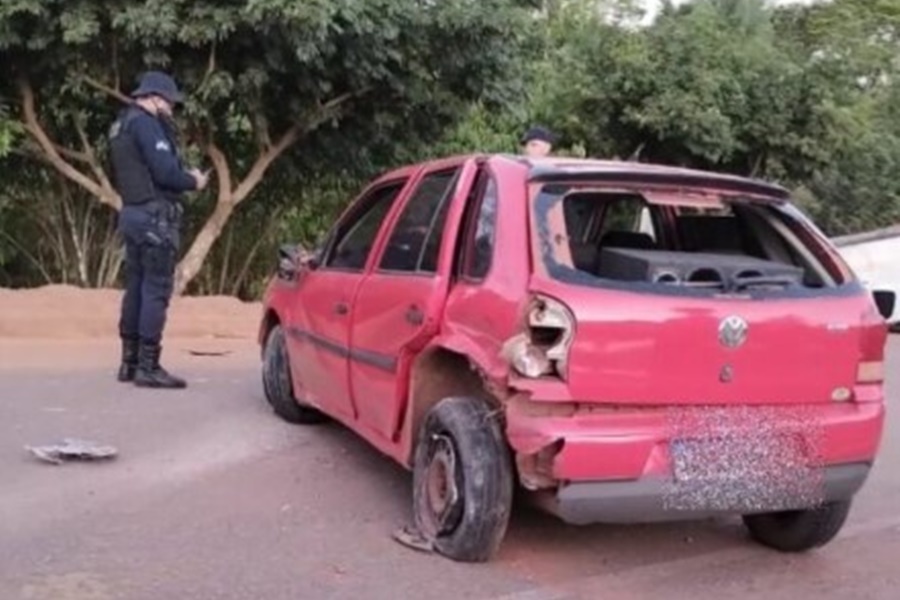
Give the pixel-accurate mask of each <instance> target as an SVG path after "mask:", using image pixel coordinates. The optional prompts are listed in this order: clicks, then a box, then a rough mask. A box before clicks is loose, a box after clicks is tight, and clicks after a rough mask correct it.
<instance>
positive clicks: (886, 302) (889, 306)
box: [872, 290, 897, 320]
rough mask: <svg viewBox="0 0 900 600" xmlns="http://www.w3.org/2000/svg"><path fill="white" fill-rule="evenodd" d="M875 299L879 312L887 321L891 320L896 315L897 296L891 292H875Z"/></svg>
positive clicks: (873, 294)
mask: <svg viewBox="0 0 900 600" xmlns="http://www.w3.org/2000/svg"><path fill="white" fill-rule="evenodd" d="M872 296H873V297H874V298H875V305H876V306H877V307H878V312H879V313H881V316H882V317H884V319H885V320H888V319H890V318H891V317H892V316H893V314H894V308H895V305H896V304H897V294H896V293H894V292H892V291H889V290H875V291H874V292H872Z"/></svg>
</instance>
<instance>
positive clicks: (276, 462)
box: [0, 336, 900, 600]
mask: <svg viewBox="0 0 900 600" xmlns="http://www.w3.org/2000/svg"><path fill="white" fill-rule="evenodd" d="M192 349H193V350H203V351H208V350H215V351H227V352H228V354H227V355H225V356H195V355H192V354H191V353H190V352H189V350H192ZM116 351H117V349H116V347H115V345H113V344H112V343H110V342H57V341H44V342H40V341H28V342H25V341H10V340H6V341H4V340H0V599H3V600H17V599H29V600H35V599H39V600H47V599H53V600H109V599H120V598H123V599H124V598H127V599H135V600H145V599H146V600H158V599H161V598H166V599H169V598H171V599H178V600H191V599H203V600H209V599H229V600H231V599H252V600H255V599H263V598H265V599H266V600H280V599H282V598H283V599H288V598H290V599H291V600H297V599H305V598H313V599H319V598H323V599H332V598H333V599H354V600H357V599H382V598H383V599H391V600H394V599H403V598H413V599H416V600H429V599H438V598H441V599H443V598H484V599H499V598H504V599H507V600H563V599H569V598H599V597H602V598H604V599H605V600H618V599H623V600H624V599H628V600H631V599H637V598H657V597H665V598H667V599H668V600H671V599H681V598H684V599H687V598H690V597H698V598H706V597H708V598H716V599H717V600H727V599H730V598H748V597H757V596H759V597H762V596H763V595H767V596H768V597H769V598H777V599H780V598H784V599H794V598H800V597H804V596H807V595H809V596H815V597H816V598H817V599H819V600H821V599H825V598H853V599H862V598H885V599H888V598H890V599H896V598H898V597H900V591H897V585H898V583H900V569H898V568H897V565H898V562H897V559H898V557H900V470H898V466H900V458H898V443H900V421H898V416H897V412H896V411H894V410H890V412H889V414H890V417H889V423H888V429H887V432H886V437H885V439H884V443H883V447H882V455H881V461H880V463H879V464H878V465H877V468H876V470H875V472H874V474H873V477H872V478H871V479H870V480H869V482H868V483H867V485H866V487H865V488H864V490H863V491H862V493H861V494H860V495H859V497H858V499H857V502H856V505H855V508H854V510H853V512H852V515H851V519H850V522H849V523H848V525H847V526H846V527H845V529H844V531H843V532H842V534H841V535H840V537H839V538H838V539H837V540H835V541H834V542H832V543H831V544H830V545H829V546H827V547H826V548H824V549H821V550H819V551H817V552H815V553H811V554H808V555H803V556H784V555H780V554H777V553H774V552H772V551H768V550H765V549H762V548H759V547H757V546H755V545H754V544H752V543H751V542H749V541H748V540H747V538H746V536H745V534H744V532H743V530H742V528H741V527H740V525H739V523H738V522H735V521H730V520H729V521H711V522H701V523H689V524H676V525H654V526H630V527H625V526H615V527H611V526H596V527H588V528H574V527H567V526H565V525H563V524H561V523H559V522H558V521H556V520H554V519H552V518H550V517H546V516H543V515H541V514H538V513H535V512H530V511H527V510H521V509H520V510H519V511H518V512H517V513H516V514H515V516H514V519H513V522H512V525H511V528H510V532H509V534H508V537H507V540H506V542H505V544H504V546H503V549H502V551H501V554H500V555H499V556H498V557H497V559H496V560H495V561H494V562H492V563H490V564H487V565H462V564H457V563H453V562H451V561H448V560H446V559H443V558H441V557H438V556H432V555H425V554H420V553H416V552H414V551H411V550H408V549H406V548H404V547H402V546H400V545H398V544H397V543H395V542H394V541H393V540H392V539H391V537H390V535H391V532H392V531H393V530H394V529H395V528H396V527H398V526H399V525H401V524H403V523H404V521H405V520H406V518H407V516H408V508H409V488H410V478H409V476H408V475H407V474H406V473H405V472H404V471H402V470H401V469H399V468H397V467H396V466H394V465H393V464H392V463H391V462H390V461H388V460H387V459H385V458H383V457H381V456H380V455H378V454H377V453H376V452H374V451H373V450H371V449H370V448H369V447H368V446H366V445H365V444H364V443H362V442H361V441H359V440H357V439H356V438H355V437H354V436H353V435H352V434H350V433H349V432H347V431H346V430H343V429H342V428H340V427H338V426H335V425H327V426H319V427H314V428H302V427H295V426H291V425H288V424H285V423H282V422H281V421H279V420H278V419H277V418H276V417H275V416H274V415H273V414H272V413H271V412H270V411H269V410H268V407H267V406H266V405H265V402H264V400H263V398H262V395H261V388H260V385H259V369H258V360H257V355H256V353H255V348H254V347H253V346H252V344H250V343H249V342H245V341H240V340H204V341H177V342H173V343H171V345H170V347H168V348H167V350H166V356H165V357H164V362H166V363H167V364H168V365H170V366H171V368H172V370H173V371H176V372H178V373H179V374H182V375H185V376H187V377H188V379H189V380H190V383H191V387H190V388H189V389H188V390H186V391H181V392H153V391H144V390H138V389H135V388H133V387H130V386H127V385H122V384H119V383H117V382H115V381H114V380H113V379H112V373H113V367H114V366H115V360H116ZM890 357H891V358H890V364H889V368H888V372H889V373H890V374H891V375H892V376H893V377H894V378H893V380H891V381H890V382H889V384H888V385H889V396H890V400H889V405H890V407H891V408H893V407H894V406H896V404H897V401H898V400H900V337H898V336H894V337H893V338H892V340H891V350H890ZM62 437H81V438H88V439H95V440H97V441H100V442H103V443H108V444H112V445H115V446H116V447H117V448H118V449H119V450H120V456H119V457H118V458H117V459H116V460H114V461H111V462H105V463H94V464H66V465H63V466H52V465H48V464H44V463H40V462H38V461H36V460H34V459H33V458H32V457H31V456H30V455H29V454H28V453H27V452H25V450H24V449H23V447H24V446H25V445H28V444H31V445H39V444H46V443H51V442H54V441H57V440H59V439H60V438H62Z"/></svg>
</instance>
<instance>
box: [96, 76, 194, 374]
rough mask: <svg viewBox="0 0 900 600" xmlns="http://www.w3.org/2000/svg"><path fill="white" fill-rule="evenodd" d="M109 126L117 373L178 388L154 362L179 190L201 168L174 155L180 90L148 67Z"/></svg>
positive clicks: (172, 258) (168, 289) (169, 288)
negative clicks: (119, 253)
mask: <svg viewBox="0 0 900 600" xmlns="http://www.w3.org/2000/svg"><path fill="white" fill-rule="evenodd" d="M132 97H133V98H134V102H133V103H132V104H131V105H130V106H128V107H127V108H125V110H123V111H122V113H121V114H120V115H119V116H118V118H117V119H116V121H115V122H114V123H113V125H112V127H111V129H110V159H111V163H112V168H113V176H114V177H113V179H114V182H115V188H116V191H117V192H118V193H119V195H120V196H121V198H122V210H121V212H120V214H119V232H120V233H121V234H122V237H123V238H124V242H125V277H126V284H125V293H124V296H123V298H122V307H121V314H120V318H119V335H120V337H121V339H122V361H121V365H120V367H119V375H118V379H119V381H123V382H125V381H133V382H134V384H135V385H137V386H139V387H152V388H184V387H186V385H187V384H186V382H185V381H184V380H183V379H180V378H178V377H175V376H173V375H171V374H169V373H168V372H167V371H166V370H165V369H163V368H162V367H161V366H160V363H159V358H160V354H161V350H162V347H161V342H162V334H163V328H164V326H165V322H166V312H167V310H168V306H169V300H170V298H171V296H172V292H173V289H174V280H175V264H176V260H177V256H178V250H179V247H180V238H181V233H180V228H181V220H182V219H181V217H182V213H183V207H182V205H181V195H182V194H183V193H185V192H187V191H190V190H202V189H204V188H205V187H206V185H207V182H208V175H207V174H205V173H201V172H200V171H199V170H197V169H187V168H186V167H185V166H184V165H183V163H182V161H181V158H180V157H179V154H178V150H177V140H176V135H175V128H174V125H173V123H172V111H173V109H174V107H175V106H176V105H178V104H180V103H181V102H183V99H184V96H183V94H182V93H181V92H180V91H179V90H178V87H177V85H176V84H175V81H174V80H173V79H172V78H171V77H170V76H169V75H167V74H165V73H161V72H158V71H150V72H148V73H146V74H144V76H143V77H142V78H141V81H140V84H139V85H138V87H137V89H135V90H134V92H133V93H132Z"/></svg>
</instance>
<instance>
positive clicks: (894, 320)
mask: <svg viewBox="0 0 900 600" xmlns="http://www.w3.org/2000/svg"><path fill="white" fill-rule="evenodd" d="M832 242H834V244H835V245H836V246H837V247H838V250H840V252H841V255H842V256H843V257H844V260H846V261H847V263H848V264H849V265H850V268H851V269H853V270H854V272H855V273H856V274H857V276H858V277H859V278H860V280H862V281H863V283H865V285H866V286H867V287H868V288H869V289H871V290H876V289H877V290H890V291H893V292H895V293H896V294H898V295H900V225H896V226H893V227H888V228H886V229H877V230H875V231H868V232H866V233H859V234H855V235H847V236H841V237H837V238H833V239H832ZM898 304H900V303H898ZM888 322H889V323H890V324H891V326H892V329H893V330H894V331H898V330H900V309H898V308H897V307H895V308H894V313H893V315H891V317H890V318H889V319H888Z"/></svg>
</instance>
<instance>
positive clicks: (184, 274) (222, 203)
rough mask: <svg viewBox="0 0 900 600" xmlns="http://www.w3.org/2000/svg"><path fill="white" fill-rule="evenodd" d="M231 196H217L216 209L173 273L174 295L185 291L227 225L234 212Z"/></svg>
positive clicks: (227, 194) (228, 194)
mask: <svg viewBox="0 0 900 600" xmlns="http://www.w3.org/2000/svg"><path fill="white" fill-rule="evenodd" d="M233 197H234V196H233V194H230V193H226V194H224V195H223V194H219V200H218V201H217V202H216V208H215V209H214V210H213V212H212V214H211V215H210V216H209V219H207V220H206V223H204V224H203V228H202V229H200V232H199V233H198V234H197V237H195V238H194V242H193V243H192V244H191V247H190V249H189V250H188V251H187V253H186V254H185V255H184V258H182V259H181V262H180V263H179V264H178V268H177V269H176V272H175V294H176V295H178V296H180V295H182V294H183V293H184V291H185V290H186V289H187V286H188V285H189V284H190V283H191V281H192V280H193V279H194V277H196V276H197V273H199V272H200V269H201V268H202V267H203V263H204V261H206V257H207V255H208V254H209V251H210V250H211V249H212V247H213V244H215V243H216V240H217V239H219V235H220V234H221V233H222V230H223V229H224V228H225V224H226V223H228V219H229V217H231V213H232V212H234V200H233Z"/></svg>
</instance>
